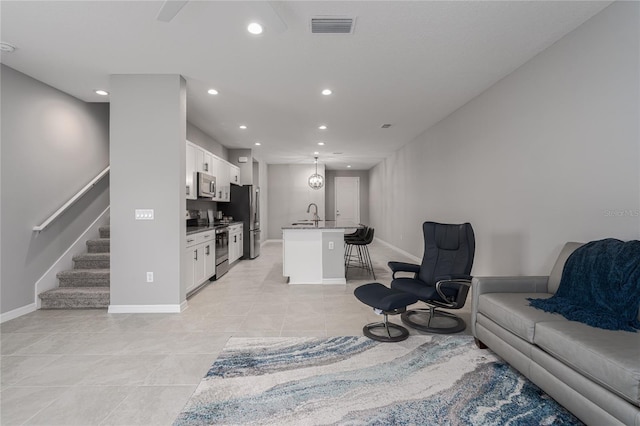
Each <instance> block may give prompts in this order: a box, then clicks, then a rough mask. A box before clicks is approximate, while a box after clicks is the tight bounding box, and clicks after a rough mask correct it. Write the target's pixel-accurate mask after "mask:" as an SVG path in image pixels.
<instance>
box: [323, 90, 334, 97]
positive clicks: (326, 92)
mask: <svg viewBox="0 0 640 426" xmlns="http://www.w3.org/2000/svg"><path fill="white" fill-rule="evenodd" d="M332 93H333V92H332V91H331V90H330V89H324V90H323V91H322V94H323V95H325V96H328V95H330V94H332Z"/></svg>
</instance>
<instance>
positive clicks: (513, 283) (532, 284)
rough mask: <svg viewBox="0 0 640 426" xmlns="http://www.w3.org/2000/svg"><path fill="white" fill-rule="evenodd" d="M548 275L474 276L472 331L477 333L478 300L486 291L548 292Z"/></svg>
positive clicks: (472, 285)
mask: <svg viewBox="0 0 640 426" xmlns="http://www.w3.org/2000/svg"><path fill="white" fill-rule="evenodd" d="M548 280H549V277H548V276H509V277H474V278H473V280H472V283H471V297H472V299H471V332H472V333H473V335H474V336H475V337H478V336H477V335H476V317H477V315H478V300H479V298H480V295H482V294H486V293H547V291H548V290H547V281H548Z"/></svg>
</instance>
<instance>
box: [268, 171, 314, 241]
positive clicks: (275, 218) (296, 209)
mask: <svg viewBox="0 0 640 426" xmlns="http://www.w3.org/2000/svg"><path fill="white" fill-rule="evenodd" d="M314 172H315V165H314V164H269V166H268V173H267V175H268V177H267V179H268V191H269V223H268V233H267V239H270V240H280V239H282V227H283V226H285V225H290V224H291V223H293V222H295V221H298V220H303V219H313V211H314V209H313V207H312V208H311V212H312V213H307V206H308V205H309V204H310V203H316V205H317V206H318V215H320V216H321V217H322V215H323V214H324V211H325V203H324V194H325V187H326V185H325V187H322V188H321V189H312V188H311V187H309V183H308V179H309V176H311V175H312V174H313V173H314ZM318 173H319V174H321V175H323V176H324V175H325V170H324V164H318ZM325 183H326V181H325ZM323 219H324V218H323ZM263 232H264V231H263Z"/></svg>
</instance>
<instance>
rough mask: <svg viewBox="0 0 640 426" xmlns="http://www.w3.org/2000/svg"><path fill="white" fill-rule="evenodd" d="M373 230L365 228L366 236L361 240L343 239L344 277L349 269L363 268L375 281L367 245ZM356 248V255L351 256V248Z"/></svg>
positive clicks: (371, 237) (370, 240)
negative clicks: (344, 246)
mask: <svg viewBox="0 0 640 426" xmlns="http://www.w3.org/2000/svg"><path fill="white" fill-rule="evenodd" d="M374 232H375V229H373V228H367V230H366V234H365V235H364V237H362V238H358V237H355V238H349V239H346V238H345V244H346V248H345V255H344V257H345V264H344V267H345V275H346V274H347V273H348V271H349V268H350V267H352V268H363V269H365V270H367V271H369V272H371V274H373V279H374V280H375V279H376V273H375V272H374V270H373V262H372V261H371V255H370V254H369V247H368V246H369V244H371V242H372V241H373V235H374ZM354 247H356V254H353V248H354ZM354 263H355V264H354Z"/></svg>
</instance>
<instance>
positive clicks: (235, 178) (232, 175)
mask: <svg viewBox="0 0 640 426" xmlns="http://www.w3.org/2000/svg"><path fill="white" fill-rule="evenodd" d="M229 182H230V183H231V184H232V185H242V184H241V183H240V167H238V166H236V165H234V164H229Z"/></svg>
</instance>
